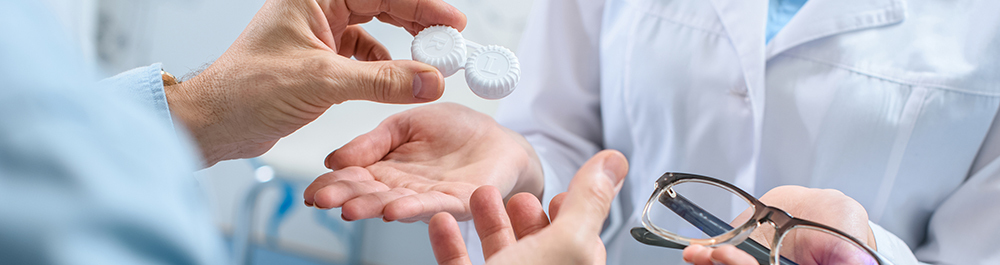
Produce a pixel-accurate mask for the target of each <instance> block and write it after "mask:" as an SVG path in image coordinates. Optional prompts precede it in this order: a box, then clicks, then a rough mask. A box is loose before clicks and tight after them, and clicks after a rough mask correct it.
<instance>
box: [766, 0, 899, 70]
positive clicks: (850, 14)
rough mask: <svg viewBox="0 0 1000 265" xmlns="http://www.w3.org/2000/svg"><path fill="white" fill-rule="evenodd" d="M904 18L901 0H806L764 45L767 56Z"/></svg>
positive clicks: (896, 21) (889, 23)
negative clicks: (821, 39) (817, 40)
mask: <svg viewBox="0 0 1000 265" xmlns="http://www.w3.org/2000/svg"><path fill="white" fill-rule="evenodd" d="M905 17H906V3H904V0H809V1H808V2H806V4H805V5H804V6H802V9H801V10H799V12H798V13H797V14H795V16H793V17H792V20H791V21H789V22H788V24H787V25H785V27H784V28H782V29H781V31H779V32H778V35H775V36H774V38H773V39H771V43H770V44H768V46H767V59H771V57H774V56H776V55H778V54H780V53H781V52H783V51H786V50H788V49H791V48H793V47H795V46H798V45H801V44H803V43H806V42H809V41H813V40H816V39H819V38H823V37H827V36H831V35H836V34H840V33H844V32H848V31H855V30H862V29H868V28H874V27H881V26H885V25H891V24H895V23H899V22H901V21H903V19H904V18H905Z"/></svg>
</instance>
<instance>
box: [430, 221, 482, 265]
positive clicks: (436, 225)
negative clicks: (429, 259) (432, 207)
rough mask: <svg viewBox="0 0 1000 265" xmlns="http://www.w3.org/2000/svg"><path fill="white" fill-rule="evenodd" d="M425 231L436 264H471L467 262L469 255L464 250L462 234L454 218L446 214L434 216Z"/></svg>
mask: <svg viewBox="0 0 1000 265" xmlns="http://www.w3.org/2000/svg"><path fill="white" fill-rule="evenodd" d="M427 229H428V231H427V232H428V234H429V235H430V239H431V248H432V249H433V250H434V258H435V259H437V263H438V264H441V265H466V264H472V262H471V261H469V253H468V251H466V249H465V241H464V240H462V232H461V231H460V230H459V228H458V223H456V222H455V218H454V217H452V216H451V215H450V214H448V213H438V214H435V215H434V217H432V218H431V221H430V223H429V225H428V228H427Z"/></svg>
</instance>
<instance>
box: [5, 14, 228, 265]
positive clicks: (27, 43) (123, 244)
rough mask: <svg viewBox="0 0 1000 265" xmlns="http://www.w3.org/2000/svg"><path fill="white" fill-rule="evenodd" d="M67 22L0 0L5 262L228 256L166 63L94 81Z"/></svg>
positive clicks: (217, 259) (211, 260)
mask: <svg viewBox="0 0 1000 265" xmlns="http://www.w3.org/2000/svg"><path fill="white" fill-rule="evenodd" d="M63 32H64V31H62V29H61V28H60V27H59V26H58V23H56V20H55V19H54V18H53V17H51V14H49V13H48V11H47V9H46V8H45V7H44V6H43V5H42V4H40V1H34V0H9V1H0V36H3V37H2V38H0V58H2V59H0V257H2V260H3V261H2V263H9V264H152V263H158V264H221V263H224V262H225V258H226V257H225V252H223V249H224V248H223V244H222V240H221V237H220V234H219V232H218V231H217V230H216V229H215V228H214V226H213V225H212V222H211V219H210V216H209V214H208V210H207V209H206V207H205V202H204V200H202V199H201V198H202V194H201V192H200V190H199V189H198V187H197V184H196V182H195V180H194V178H193V177H192V172H194V170H195V169H196V168H197V167H196V165H197V164H196V163H197V159H196V157H197V156H196V155H195V154H196V153H195V151H194V149H193V148H192V145H191V144H190V143H189V141H188V140H187V139H186V138H187V136H186V135H184V134H177V133H175V132H174V130H173V129H171V128H172V125H171V123H170V119H169V111H168V110H167V108H166V107H167V106H166V101H165V98H164V97H163V85H162V82H161V81H160V75H159V66H158V65H153V66H150V67H145V68H140V69H137V70H133V71H130V72H128V73H126V74H123V75H120V76H118V77H116V78H114V79H110V80H107V81H106V82H104V83H103V86H98V85H96V84H94V83H95V82H92V81H88V80H94V79H91V76H93V75H91V74H90V73H93V72H94V71H91V70H89V69H87V68H86V67H85V64H84V63H83V61H82V59H81V58H82V57H81V56H80V55H79V54H78V52H76V50H75V48H74V47H76V46H75V45H73V44H72V42H71V41H69V39H68V38H67V37H66V35H65V34H62V33H63Z"/></svg>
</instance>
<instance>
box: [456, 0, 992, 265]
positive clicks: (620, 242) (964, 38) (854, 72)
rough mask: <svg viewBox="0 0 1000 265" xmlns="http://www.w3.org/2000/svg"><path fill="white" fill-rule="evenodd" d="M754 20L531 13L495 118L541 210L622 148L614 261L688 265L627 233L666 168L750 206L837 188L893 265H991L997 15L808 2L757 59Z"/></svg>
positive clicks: (654, 13)
mask: <svg viewBox="0 0 1000 265" xmlns="http://www.w3.org/2000/svg"><path fill="white" fill-rule="evenodd" d="M766 14H767V1H766V0H711V1H709V0H673V1H667V0H608V1H604V2H602V1H594V0H538V1H537V2H536V6H535V9H534V10H533V14H532V19H531V20H530V22H529V24H528V26H527V29H526V33H525V35H524V37H523V41H522V44H521V46H520V47H519V58H520V60H521V63H522V67H523V71H522V73H524V74H523V79H522V80H521V82H520V84H519V87H518V88H517V90H516V91H514V93H513V94H512V95H511V96H510V97H508V98H507V99H505V100H504V101H503V103H502V104H501V109H500V111H499V113H498V120H499V121H500V122H501V123H502V124H504V125H505V126H508V127H509V128H511V129H513V130H515V131H518V132H520V133H522V134H524V135H525V137H527V139H528V140H529V141H530V142H531V143H532V145H533V146H534V148H535V150H536V151H537V152H538V154H539V155H540V157H541V158H542V160H543V165H544V170H545V174H546V175H545V178H546V180H545V183H546V186H545V202H548V200H550V199H551V197H552V196H554V195H555V194H557V193H559V192H562V191H565V189H566V186H567V184H568V183H569V179H570V178H572V176H573V173H574V172H575V171H576V170H577V168H578V167H579V166H580V165H581V164H582V163H583V162H584V161H586V159H587V158H588V157H590V156H591V155H593V154H594V153H596V152H597V151H599V150H600V149H617V150H620V151H622V152H623V153H624V154H625V155H626V156H627V157H628V159H629V161H630V164H631V170H630V172H629V176H628V178H627V179H626V180H625V181H626V182H625V185H624V188H623V189H622V191H621V193H620V195H619V197H618V200H617V201H616V205H614V208H615V210H613V213H612V217H611V218H610V220H616V221H615V222H609V223H613V224H609V227H610V229H611V230H612V231H610V232H611V233H608V234H609V235H613V236H609V237H605V244H606V245H607V250H608V263H609V264H664V263H666V264H673V263H683V261H682V260H681V258H680V251H677V250H671V249H665V248H658V247H650V246H645V245H642V244H640V243H638V242H636V241H635V240H633V239H632V238H631V236H629V233H628V230H629V229H630V228H631V227H634V226H640V221H639V218H640V216H641V207H642V206H643V205H644V204H645V202H646V200H647V199H648V198H649V195H650V194H651V192H652V189H653V185H652V184H653V181H654V180H655V179H656V178H658V177H659V176H660V175H661V174H662V173H664V172H667V171H679V172H689V173H697V174H703V175H708V176H713V177H716V178H720V179H723V180H726V181H729V182H731V183H734V184H736V185H738V186H739V187H741V188H743V189H745V190H747V191H748V192H750V193H751V194H753V195H755V196H760V195H762V194H763V193H765V192H767V191H768V190H770V189H771V188H773V187H776V186H779V185H788V184H791V185H802V186H808V187H816V188H832V189H838V190H840V191H842V192H844V193H845V194H847V195H849V196H851V197H853V198H854V199H856V200H858V201H859V202H860V203H861V204H862V205H864V207H865V208H866V209H867V210H868V212H869V216H870V220H871V221H872V222H873V223H876V224H878V225H880V226H881V227H884V229H883V228H880V227H879V226H878V225H874V226H873V228H874V230H876V231H875V232H876V241H877V245H878V249H879V252H881V253H884V254H886V255H887V256H889V257H890V259H892V260H893V261H894V262H895V263H896V264H911V263H915V262H916V261H915V260H913V254H915V255H916V257H917V258H918V259H919V260H920V261H921V262H926V263H940V264H1000V159H998V155H1000V142H998V141H1000V128H997V129H993V128H991V127H992V126H994V124H997V122H996V120H995V118H996V116H997V115H996V114H997V110H998V106H1000V1H995V0H980V1H943V0H809V1H808V2H807V3H806V4H805V6H804V7H803V8H802V9H801V10H800V11H799V13H798V14H796V15H795V17H794V18H792V20H791V21H790V22H789V23H788V24H787V26H786V27H785V28H784V29H783V30H782V31H781V32H779V33H778V34H777V36H775V38H774V39H773V40H772V41H771V42H770V43H769V44H767V45H765V41H764V27H765V18H766ZM474 234H475V233H474V232H469V233H468V234H467V235H474ZM896 236H898V238H897V237H896ZM900 239H901V241H900ZM467 240H469V241H470V250H474V249H478V245H477V244H478V240H475V238H474V237H467ZM904 242H905V244H908V245H909V248H910V249H908V248H907V247H906V245H905V244H903V243H904ZM911 249H912V252H911Z"/></svg>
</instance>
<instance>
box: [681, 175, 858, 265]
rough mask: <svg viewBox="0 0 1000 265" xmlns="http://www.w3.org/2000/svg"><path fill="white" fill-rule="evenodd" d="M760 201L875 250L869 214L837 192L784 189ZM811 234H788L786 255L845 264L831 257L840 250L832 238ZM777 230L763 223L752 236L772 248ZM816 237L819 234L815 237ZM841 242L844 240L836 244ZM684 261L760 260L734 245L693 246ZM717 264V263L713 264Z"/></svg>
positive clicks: (743, 264)
mask: <svg viewBox="0 0 1000 265" xmlns="http://www.w3.org/2000/svg"><path fill="white" fill-rule="evenodd" d="M760 201H761V202H763V203H764V204H766V205H769V206H772V207H777V208H780V209H782V210H785V211H786V212H788V213H789V214H791V215H792V216H795V217H798V218H801V219H806V220H810V221H814V222H818V223H821V224H825V225H828V226H831V227H833V228H836V229H837V230H840V231H843V232H845V233H847V234H849V235H851V236H853V237H854V238H858V239H860V240H861V241H862V242H865V243H866V244H867V245H868V246H869V247H872V248H873V249H874V248H875V236H874V234H873V233H872V230H871V228H870V227H869V225H868V213H867V211H865V208H864V207H863V206H861V204H860V203H858V202H857V201H855V200H854V199H852V198H851V197H848V196H847V195H844V193H842V192H840V191H838V190H833V189H812V188H806V187H801V186H781V187H777V188H774V189H771V190H770V191H768V192H767V193H765V194H764V196H761V198H760ZM749 215H750V212H744V213H743V214H741V215H740V216H738V217H737V218H736V220H746V219H747V216H749ZM809 233H814V232H811V231H807V232H804V233H799V234H789V235H786V236H785V238H784V239H783V242H782V248H783V249H788V250H791V249H794V250H795V251H794V252H791V251H784V250H783V251H782V255H786V256H789V258H792V259H793V260H795V261H796V262H797V263H799V264H843V263H844V262H843V261H837V262H834V261H832V260H830V259H831V257H832V255H829V254H830V253H831V252H832V251H836V250H837V249H838V248H837V247H838V246H837V245H835V244H832V243H831V241H832V240H825V239H831V238H828V237H816V236H810V234H809ZM773 235H774V227H773V226H770V225H768V224H763V225H761V226H760V227H758V228H757V229H755V230H754V232H753V233H751V235H750V237H751V238H753V239H754V240H756V241H757V242H759V243H761V244H763V245H764V246H766V247H768V248H771V247H772V246H770V243H771V242H772V237H773ZM812 235H815V234H812ZM832 242H840V241H832ZM683 255H684V261H686V262H689V263H692V264H696V265H713V264H729V265H756V264H757V261H756V260H754V259H753V257H752V256H750V254H747V253H746V252H743V251H741V250H739V249H737V248H736V247H734V246H731V245H724V246H720V247H716V248H708V247H704V246H700V245H691V246H688V247H687V248H685V249H684V254H683ZM713 262H714V263H713Z"/></svg>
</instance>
